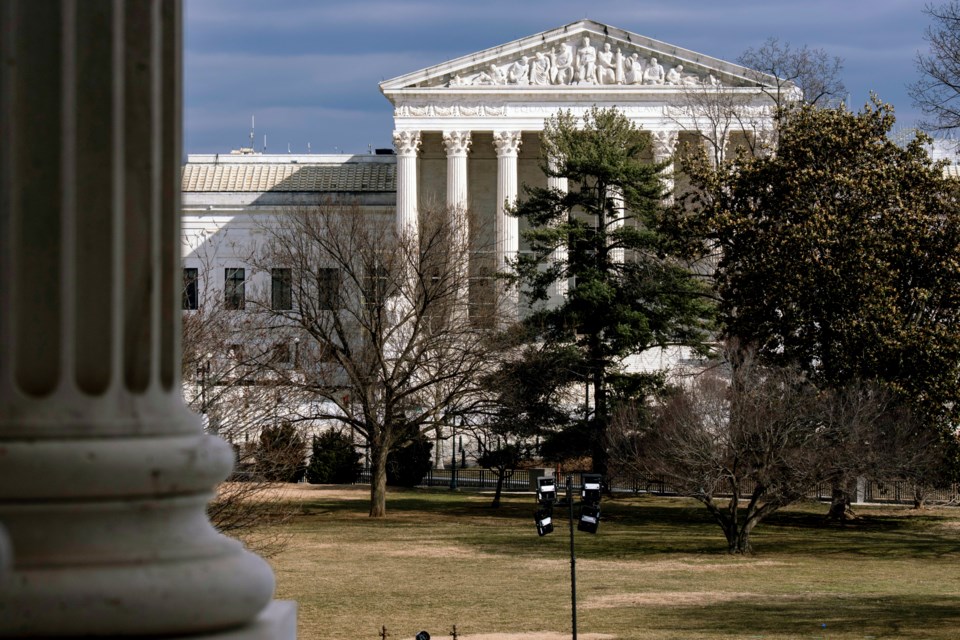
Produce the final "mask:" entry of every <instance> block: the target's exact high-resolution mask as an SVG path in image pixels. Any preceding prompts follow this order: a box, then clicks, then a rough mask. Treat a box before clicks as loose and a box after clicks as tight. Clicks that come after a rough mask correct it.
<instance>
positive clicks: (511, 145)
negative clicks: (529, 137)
mask: <svg viewBox="0 0 960 640" xmlns="http://www.w3.org/2000/svg"><path fill="white" fill-rule="evenodd" d="M522 134H523V132H522V131H494V132H493V146H494V148H496V150H497V157H500V156H515V155H517V152H518V151H519V150H520V142H521V137H522Z"/></svg>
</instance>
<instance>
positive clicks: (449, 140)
mask: <svg viewBox="0 0 960 640" xmlns="http://www.w3.org/2000/svg"><path fill="white" fill-rule="evenodd" d="M470 142H471V141H470V132H469V131H444V132H443V146H444V148H445V149H446V151H447V211H448V213H449V214H450V216H451V219H450V222H451V225H452V229H451V231H452V238H453V247H452V251H453V252H454V254H455V255H457V256H459V257H458V265H459V269H458V271H457V274H456V285H455V286H456V287H457V290H458V293H457V298H458V303H457V309H458V311H459V312H461V313H466V312H467V311H468V307H467V305H468V303H469V298H470V285H469V274H470V263H469V251H468V247H469V242H470V238H469V234H470V232H469V228H468V222H467V207H468V200H467V152H468V151H470Z"/></svg>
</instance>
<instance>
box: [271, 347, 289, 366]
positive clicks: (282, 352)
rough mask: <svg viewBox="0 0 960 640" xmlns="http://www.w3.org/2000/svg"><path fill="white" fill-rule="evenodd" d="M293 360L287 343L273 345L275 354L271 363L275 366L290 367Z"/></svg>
mask: <svg viewBox="0 0 960 640" xmlns="http://www.w3.org/2000/svg"><path fill="white" fill-rule="evenodd" d="M291 359H292V358H291V356H290V345H289V344H287V343H286V342H280V343H278V344H275V345H273V353H272V355H271V358H270V361H271V362H272V363H273V364H279V365H288V364H290V360H291Z"/></svg>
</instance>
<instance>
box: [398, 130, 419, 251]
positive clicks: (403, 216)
mask: <svg viewBox="0 0 960 640" xmlns="http://www.w3.org/2000/svg"><path fill="white" fill-rule="evenodd" d="M393 146H394V147H396V149H397V233H399V234H401V235H403V234H412V237H414V238H415V237H417V234H418V233H419V222H418V219H417V151H418V150H419V148H420V132H419V131H394V132H393Z"/></svg>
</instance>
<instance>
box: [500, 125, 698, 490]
mask: <svg viewBox="0 0 960 640" xmlns="http://www.w3.org/2000/svg"><path fill="white" fill-rule="evenodd" d="M648 146H649V137H648V136H647V135H646V134H645V133H643V132H642V131H640V130H638V129H637V128H636V127H635V126H634V125H633V124H632V123H631V122H630V120H629V119H627V118H626V116H624V115H623V114H622V113H620V112H619V111H617V110H616V109H598V108H594V109H592V110H590V111H588V112H587V113H586V115H585V116H584V118H583V122H582V126H581V124H580V123H579V122H578V121H577V118H575V117H574V116H573V115H572V114H571V113H569V112H568V113H560V114H558V115H557V116H555V117H553V118H551V119H549V120H547V122H546V123H545V125H544V131H543V134H542V135H541V147H542V154H543V155H542V158H541V167H542V169H543V171H544V172H545V173H546V174H547V175H548V176H552V177H555V178H566V179H567V180H568V184H569V186H570V188H569V190H568V191H566V192H564V191H561V190H557V189H549V188H540V187H532V188H531V187H529V186H528V187H525V192H526V194H527V198H526V199H525V200H524V201H523V202H522V203H520V204H519V205H518V206H517V207H516V210H515V213H516V215H518V216H520V217H522V218H525V219H526V220H527V221H528V222H529V223H530V229H529V230H528V231H527V232H526V233H525V235H524V237H525V240H526V242H527V243H528V245H529V249H530V250H529V252H527V253H524V254H523V255H521V257H520V258H519V260H518V261H517V263H516V276H517V279H518V280H519V282H520V283H521V285H522V286H523V287H524V288H525V289H526V290H527V291H528V292H529V296H530V299H531V301H532V304H533V305H537V303H539V302H541V301H543V300H545V299H546V298H547V295H548V289H549V287H550V286H551V285H552V284H553V283H555V282H557V281H559V280H571V281H572V283H573V284H572V285H571V287H570V290H569V295H568V296H567V298H566V300H565V301H564V302H563V303H562V304H561V305H559V306H558V307H556V308H551V309H541V310H538V311H536V312H535V313H533V314H532V315H531V316H530V317H529V319H528V321H527V322H528V326H529V327H531V328H532V330H533V331H534V332H535V333H536V335H537V338H538V339H539V340H542V341H544V342H545V343H546V344H547V345H550V346H551V347H555V348H560V349H566V348H570V347H573V348H575V349H576V350H577V351H579V353H580V356H581V359H582V362H583V369H582V370H583V372H584V378H585V380H584V381H585V382H586V383H587V384H588V385H589V386H590V387H591V388H592V392H593V393H592V396H593V403H594V412H593V415H592V417H591V418H590V426H591V429H590V431H591V433H592V436H593V442H592V443H591V449H592V455H593V466H594V470H595V471H597V472H600V473H605V472H606V466H607V453H606V450H605V446H606V445H605V441H606V435H605V434H606V429H607V424H608V421H609V411H610V406H609V388H610V376H611V374H613V373H615V372H616V371H617V370H618V365H619V364H620V362H621V360H622V359H623V358H624V357H625V356H627V355H628V354H632V353H637V352H640V351H643V350H644V349H647V348H649V347H652V346H656V345H665V344H667V343H670V342H681V343H685V344H691V343H695V342H697V341H698V340H699V339H700V338H701V336H702V334H703V328H704V323H703V320H702V318H703V317H704V316H705V315H706V312H707V309H706V305H705V303H704V301H703V299H702V298H700V297H699V296H698V294H699V293H700V291H701V289H700V285H699V283H698V282H697V280H696V278H695V277H694V276H693V275H692V274H691V272H690V270H689V269H687V268H686V266H685V265H684V264H683V263H681V262H679V261H678V260H676V259H675V258H674V256H672V255H671V253H670V245H669V242H668V238H667V237H666V236H665V235H664V234H663V233H661V231H660V228H659V217H658V214H659V212H660V209H661V199H662V198H663V196H664V193H663V186H662V183H661V177H660V171H661V169H662V168H663V167H662V166H660V165H656V164H652V163H651V162H649V161H647V160H646V159H645V152H646V150H647V148H648ZM564 246H566V248H567V251H566V252H565V253H566V256H567V257H566V258H565V259H557V257H556V256H557V255H558V253H557V249H559V248H561V247H564ZM534 308H536V307H534Z"/></svg>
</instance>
